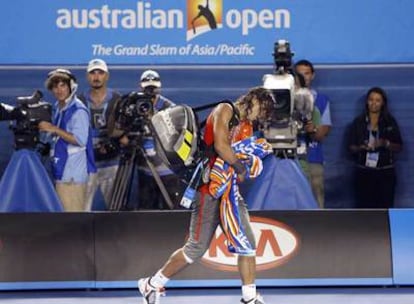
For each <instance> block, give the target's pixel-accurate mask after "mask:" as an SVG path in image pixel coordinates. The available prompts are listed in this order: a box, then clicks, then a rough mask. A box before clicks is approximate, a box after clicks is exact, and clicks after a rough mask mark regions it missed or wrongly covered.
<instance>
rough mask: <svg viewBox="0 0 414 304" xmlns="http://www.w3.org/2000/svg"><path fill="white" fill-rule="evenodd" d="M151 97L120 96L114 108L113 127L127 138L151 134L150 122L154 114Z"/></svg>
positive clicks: (144, 95)
mask: <svg viewBox="0 0 414 304" xmlns="http://www.w3.org/2000/svg"><path fill="white" fill-rule="evenodd" d="M153 98H154V96H153V95H149V94H145V93H144V92H135V91H134V92H131V93H129V94H126V95H124V96H122V98H121V100H120V102H119V103H118V104H117V106H116V108H115V124H116V125H115V126H116V128H117V129H119V130H122V131H124V132H125V133H126V134H127V135H129V136H131V135H132V136H133V135H136V136H146V135H150V134H151V129H150V122H151V117H152V115H153V113H154V106H153V103H152V99H153Z"/></svg>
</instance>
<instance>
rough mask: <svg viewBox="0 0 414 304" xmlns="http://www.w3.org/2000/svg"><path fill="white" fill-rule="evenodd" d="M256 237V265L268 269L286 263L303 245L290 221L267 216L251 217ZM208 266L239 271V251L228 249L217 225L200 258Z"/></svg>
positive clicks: (258, 267) (257, 267)
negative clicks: (283, 221)
mask: <svg viewBox="0 0 414 304" xmlns="http://www.w3.org/2000/svg"><path fill="white" fill-rule="evenodd" d="M251 224H252V229H253V233H254V235H255V238H256V247H257V248H256V269H257V270H258V271H261V270H268V269H271V268H274V267H277V266H279V265H282V264H284V263H286V262H287V261H288V260H289V259H291V258H292V257H293V256H294V255H295V254H296V253H297V252H298V250H299V248H300V237H299V235H298V234H297V233H296V231H295V230H294V229H293V228H292V227H289V226H288V225H286V224H284V223H282V222H279V221H276V220H273V219H269V218H264V217H251ZM201 262H202V263H204V264H205V265H206V266H207V267H211V268H214V269H217V270H222V271H234V272H237V271H238V268H237V255H235V254H232V253H230V252H228V250H227V245H226V236H225V235H224V233H223V232H222V230H221V228H220V227H218V228H217V230H216V233H215V236H214V237H213V240H212V242H211V245H210V248H209V250H207V252H206V253H205V254H204V256H203V257H202V259H201Z"/></svg>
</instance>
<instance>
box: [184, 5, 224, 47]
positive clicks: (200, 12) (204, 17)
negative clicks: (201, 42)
mask: <svg viewBox="0 0 414 304" xmlns="http://www.w3.org/2000/svg"><path fill="white" fill-rule="evenodd" d="M222 19H223V2H222V0H187V41H190V40H191V39H193V38H195V37H197V36H199V35H201V34H205V33H208V32H210V31H212V30H215V29H218V28H221V27H222V26H223V23H222Z"/></svg>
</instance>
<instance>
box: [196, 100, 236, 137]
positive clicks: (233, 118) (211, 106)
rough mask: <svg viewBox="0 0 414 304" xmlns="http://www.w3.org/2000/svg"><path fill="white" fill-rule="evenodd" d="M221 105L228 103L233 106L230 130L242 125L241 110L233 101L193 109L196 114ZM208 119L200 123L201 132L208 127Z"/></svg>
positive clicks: (223, 101)
mask: <svg viewBox="0 0 414 304" xmlns="http://www.w3.org/2000/svg"><path fill="white" fill-rule="evenodd" d="M221 103H227V104H229V105H230V106H231V108H232V110H233V116H232V117H231V119H230V122H229V129H231V128H232V127H235V126H237V125H238V124H239V123H240V111H239V109H237V108H236V106H235V105H234V103H233V102H232V101H231V100H228V99H225V100H222V101H219V102H215V103H210V104H206V105H203V106H199V107H195V108H193V110H194V112H199V111H203V110H206V109H209V108H213V107H215V106H217V105H219V104H221ZM206 122H207V119H204V120H203V121H202V122H200V123H199V128H200V130H201V129H203V128H204V127H205V125H206Z"/></svg>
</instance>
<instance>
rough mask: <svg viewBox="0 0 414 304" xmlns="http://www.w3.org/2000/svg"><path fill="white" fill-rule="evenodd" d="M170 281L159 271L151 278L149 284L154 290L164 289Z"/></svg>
mask: <svg viewBox="0 0 414 304" xmlns="http://www.w3.org/2000/svg"><path fill="white" fill-rule="evenodd" d="M169 280H170V279H169V278H167V277H166V276H165V275H163V274H162V272H161V270H158V272H157V273H156V274H155V275H154V276H153V277H151V280H150V282H149V283H150V284H151V285H152V286H154V287H156V288H161V287H164V286H165V285H166V284H167V282H168V281H169Z"/></svg>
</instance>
